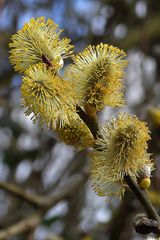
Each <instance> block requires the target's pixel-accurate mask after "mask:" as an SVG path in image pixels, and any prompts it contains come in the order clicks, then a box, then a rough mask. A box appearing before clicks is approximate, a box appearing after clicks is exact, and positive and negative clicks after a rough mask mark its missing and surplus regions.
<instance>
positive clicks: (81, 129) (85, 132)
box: [56, 114, 94, 148]
mask: <svg viewBox="0 0 160 240" xmlns="http://www.w3.org/2000/svg"><path fill="white" fill-rule="evenodd" d="M56 132H57V134H58V136H59V138H60V140H62V141H64V142H65V143H66V144H69V145H72V146H75V147H82V148H84V147H91V146H93V144H94V138H93V136H92V134H91V132H90V130H89V129H88V127H87V126H86V124H85V123H84V122H83V121H82V120H81V119H80V118H79V116H78V115H76V114H75V115H74V116H73V119H72V121H71V122H70V123H69V124H65V125H64V126H63V127H61V128H58V127H57V129H56Z"/></svg>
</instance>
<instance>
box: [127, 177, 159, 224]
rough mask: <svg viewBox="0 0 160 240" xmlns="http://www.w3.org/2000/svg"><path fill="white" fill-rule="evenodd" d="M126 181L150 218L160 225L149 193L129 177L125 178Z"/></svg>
mask: <svg viewBox="0 0 160 240" xmlns="http://www.w3.org/2000/svg"><path fill="white" fill-rule="evenodd" d="M124 180H125V182H126V183H127V184H128V186H129V187H130V188H131V190H132V191H133V192H134V194H135V195H136V197H137V198H138V200H139V202H140V203H141V204H142V206H143V207H144V209H145V211H146V213H147V215H148V217H149V218H151V219H154V220H156V221H157V222H158V223H160V217H159V215H158V214H157V212H156V210H155V209H154V207H153V206H152V203H151V201H150V200H149V198H148V196H147V192H146V191H145V190H141V189H140V188H139V186H138V185H137V184H136V182H135V181H134V180H133V179H132V178H131V177H130V176H129V175H127V176H124Z"/></svg>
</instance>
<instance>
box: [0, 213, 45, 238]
mask: <svg viewBox="0 0 160 240" xmlns="http://www.w3.org/2000/svg"><path fill="white" fill-rule="evenodd" d="M42 216H43V215H41V214H40V213H36V214H33V215H31V216H29V217H27V218H25V219H23V220H21V221H20V222H18V223H16V224H13V225H12V226H10V227H8V228H6V229H4V230H2V231H0V240H6V239H8V238H9V237H11V236H15V235H19V234H21V233H24V232H27V231H29V230H32V229H35V228H36V227H37V226H38V225H39V224H40V223H41V221H42Z"/></svg>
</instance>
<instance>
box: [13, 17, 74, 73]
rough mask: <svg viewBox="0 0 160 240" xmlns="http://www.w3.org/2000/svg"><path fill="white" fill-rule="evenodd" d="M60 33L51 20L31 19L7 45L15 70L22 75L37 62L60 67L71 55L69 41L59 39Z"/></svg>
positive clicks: (71, 47)
mask: <svg viewBox="0 0 160 240" xmlns="http://www.w3.org/2000/svg"><path fill="white" fill-rule="evenodd" d="M61 32H62V30H60V29H58V25H57V24H55V23H54V21H52V20H51V19H48V20H45V18H44V17H39V18H37V19H34V18H32V19H31V20H30V21H29V22H28V23H26V24H25V25H24V26H23V28H22V29H20V30H19V31H18V32H17V33H16V34H14V35H13V36H12V38H11V39H12V42H11V43H10V44H9V47H10V49H11V50H10V57H9V58H10V62H11V64H12V65H13V66H14V68H15V70H16V71H19V72H21V73H23V72H24V71H25V70H26V69H27V68H28V67H29V66H30V65H33V64H36V63H39V62H45V63H47V62H48V64H49V65H52V66H53V67H54V66H56V68H57V66H58V67H59V68H60V67H62V65H63V59H64V58H66V57H68V56H70V55H71V53H72V49H73V46H72V45H71V44H70V40H69V39H67V38H62V39H60V34H61Z"/></svg>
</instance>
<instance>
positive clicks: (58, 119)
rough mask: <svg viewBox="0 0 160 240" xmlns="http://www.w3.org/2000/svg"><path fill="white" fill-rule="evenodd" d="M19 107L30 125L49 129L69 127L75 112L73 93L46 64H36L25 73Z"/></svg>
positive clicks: (66, 83) (67, 84)
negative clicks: (20, 105)
mask: <svg viewBox="0 0 160 240" xmlns="http://www.w3.org/2000/svg"><path fill="white" fill-rule="evenodd" d="M21 95H22V104H23V105H24V107H25V108H26V111H25V113H26V114H27V115H30V114H32V115H33V116H32V119H33V121H34V122H36V121H38V122H39V124H40V125H43V124H46V125H47V126H48V127H52V128H53V129H54V128H56V126H57V124H58V126H60V127H61V126H63V125H64V124H69V122H70V121H71V120H72V118H73V113H74V112H75V94H74V92H73V91H72V88H71V86H70V85H69V83H68V82H67V81H65V80H63V79H62V78H60V77H59V76H57V74H56V71H55V70H54V69H52V68H49V69H48V68H47V66H46V64H43V63H38V64H35V65H33V66H30V67H29V68H28V69H27V70H26V71H25V76H23V80H22V86H21Z"/></svg>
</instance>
